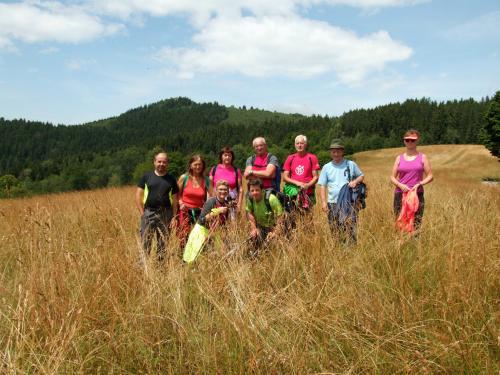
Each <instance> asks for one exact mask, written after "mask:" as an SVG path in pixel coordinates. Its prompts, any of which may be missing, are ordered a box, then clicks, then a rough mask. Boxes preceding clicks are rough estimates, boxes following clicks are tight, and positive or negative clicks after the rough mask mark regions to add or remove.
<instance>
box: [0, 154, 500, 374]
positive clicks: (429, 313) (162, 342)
mask: <svg viewBox="0 0 500 375" xmlns="http://www.w3.org/2000/svg"><path fill="white" fill-rule="evenodd" d="M422 149H423V151H424V152H426V153H427V154H428V155H429V157H430V160H431V162H432V164H433V167H434V171H435V176H436V181H435V182H434V183H433V184H431V185H430V186H428V188H427V189H426V198H427V206H426V212H425V216H424V230H423V233H422V235H421V236H420V238H419V239H418V240H403V241H401V238H400V236H399V235H398V234H397V233H396V232H395V231H394V229H393V216H392V212H391V205H392V188H391V186H390V185H389V183H388V175H389V173H390V170H391V167H392V163H393V160H394V157H395V155H396V154H397V152H399V151H400V150H395V149H393V150H381V151H374V152H369V153H361V154H359V155H358V156H357V161H358V163H359V165H360V166H361V168H362V169H363V170H364V172H365V174H366V179H367V182H368V184H369V189H370V190H369V198H368V207H367V209H366V210H364V211H362V213H361V215H360V223H359V241H358V244H357V245H356V246H354V247H351V248H344V247H342V246H341V245H339V244H338V243H337V242H336V241H334V239H332V238H331V236H330V235H329V231H328V228H327V226H326V222H325V218H324V216H323V215H322V214H321V213H320V212H319V210H318V209H317V210H316V211H315V216H314V220H313V223H312V224H311V223H307V224H305V225H303V226H301V228H300V230H299V231H297V233H295V234H293V236H292V238H291V239H290V240H284V239H283V240H280V241H279V242H277V243H276V244H274V245H273V246H272V247H271V248H270V249H269V250H268V251H267V252H265V253H264V254H262V255H261V256H260V257H259V258H258V259H257V260H251V259H248V258H245V257H243V256H240V255H236V256H234V257H230V258H226V257H225V256H224V254H223V253H222V251H221V250H220V249H214V250H213V251H212V252H208V253H204V254H203V255H202V256H201V257H200V258H199V259H198V261H197V262H196V263H195V264H194V265H193V266H183V265H182V264H181V261H180V254H179V252H178V251H176V250H172V252H171V255H170V257H169V258H168V259H167V260H166V262H165V263H163V264H161V265H158V264H157V263H156V262H155V261H154V259H150V261H149V262H148V263H147V264H146V266H144V265H142V264H141V263H140V262H139V258H140V257H139V250H140V248H139V245H138V232H137V228H138V215H137V212H136V210H135V208H134V206H133V191H134V189H133V188H123V189H107V190H100V191H93V192H80V193H70V194H61V195H51V196H44V197H37V198H31V199H19V200H5V201H1V202H0V216H1V219H0V220H1V221H0V240H1V242H0V243H1V250H0V265H1V271H0V278H1V279H0V296H1V305H0V348H1V362H0V372H2V373H16V374H23V373H37V374H38V373H40V374H53V373H60V374H66V373H117V374H126V373H131V374H132V373H133V374H135V373H172V374H179V373H196V374H198V373H219V374H232V373H240V374H247V373H262V374H281V373H295V374H306V373H381V374H385V373H449V374H456V373H492V374H496V373H498V371H499V370H500V366H499V361H498V359H499V354H500V350H499V339H498V337H499V320H500V319H499V318H500V317H499V290H500V288H499V276H498V275H499V248H500V241H499V229H500V228H499V206H500V200H499V196H500V195H499V188H498V187H494V186H484V185H482V184H481V183H480V177H481V176H487V175H489V176H491V175H495V174H496V175H499V171H500V168H499V165H498V162H496V161H494V159H492V158H491V157H489V156H488V153H487V152H486V151H485V150H484V149H483V148H481V147H479V146H439V147H438V146H435V147H427V148H422ZM228 236H229V238H228V239H227V240H226V245H227V246H228V247H231V246H234V245H235V244H239V243H241V242H242V240H243V239H244V238H245V233H244V232H243V231H242V230H241V229H240V230H238V229H234V228H233V230H232V231H231V232H230V233H229V235H228ZM171 245H172V246H171V247H172V249H174V248H175V246H176V243H175V240H174V241H172V244H171ZM241 250H242V249H240V251H241Z"/></svg>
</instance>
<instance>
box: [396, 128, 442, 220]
mask: <svg viewBox="0 0 500 375" xmlns="http://www.w3.org/2000/svg"><path fill="white" fill-rule="evenodd" d="M419 138H420V133H419V132H418V131H417V130H414V129H410V130H408V131H407V132H406V133H405V134H404V136H403V142H404V144H405V147H406V150H405V152H404V153H402V154H401V155H399V156H397V157H396V161H395V162H394V166H393V168H392V175H391V182H392V183H393V184H394V185H395V186H396V190H395V192H394V213H395V215H396V217H398V216H399V213H400V212H401V208H402V199H403V193H405V192H409V191H411V190H416V192H417V196H418V200H419V206H418V210H417V212H416V213H415V229H416V230H418V229H419V228H420V224H421V222H422V216H423V214H424V206H425V200H424V188H423V186H424V185H425V184H428V183H429V182H431V181H432V180H433V176H432V169H431V165H430V163H429V159H428V158H427V156H425V154H422V153H420V152H418V151H417V144H418V140H419Z"/></svg>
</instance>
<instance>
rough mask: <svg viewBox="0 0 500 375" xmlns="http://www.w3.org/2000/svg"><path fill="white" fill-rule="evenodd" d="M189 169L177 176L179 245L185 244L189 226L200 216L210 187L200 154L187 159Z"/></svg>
mask: <svg viewBox="0 0 500 375" xmlns="http://www.w3.org/2000/svg"><path fill="white" fill-rule="evenodd" d="M188 165H189V170H188V172H187V173H184V174H183V175H181V177H179V181H177V185H178V186H179V225H178V230H177V233H178V236H179V239H180V240H181V245H182V246H184V245H185V244H186V240H187V237H188V235H189V232H190V231H191V227H192V226H193V225H194V224H195V223H196V221H197V220H198V217H199V216H200V213H201V209H202V208H203V205H204V204H205V202H206V200H207V197H208V195H211V194H212V188H211V187H210V182H209V180H208V177H206V176H205V168H206V164H205V160H203V158H202V157H201V155H198V154H196V155H193V156H192V157H191V159H190V160H189V164H188Z"/></svg>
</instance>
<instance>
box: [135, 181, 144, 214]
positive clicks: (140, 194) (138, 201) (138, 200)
mask: <svg viewBox="0 0 500 375" xmlns="http://www.w3.org/2000/svg"><path fill="white" fill-rule="evenodd" d="M143 199H144V189H141V188H140V187H138V188H137V190H136V191H135V206H136V207H137V209H138V210H139V213H140V214H141V216H142V215H144V204H143V203H142V200H143Z"/></svg>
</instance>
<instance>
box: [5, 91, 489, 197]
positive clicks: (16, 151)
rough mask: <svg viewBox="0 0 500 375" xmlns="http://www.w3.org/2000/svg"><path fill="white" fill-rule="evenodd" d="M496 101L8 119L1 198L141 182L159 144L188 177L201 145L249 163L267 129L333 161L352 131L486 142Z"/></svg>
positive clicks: (179, 106) (186, 106)
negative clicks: (75, 121) (334, 148)
mask: <svg viewBox="0 0 500 375" xmlns="http://www.w3.org/2000/svg"><path fill="white" fill-rule="evenodd" d="M488 102H489V99H488V98H486V99H484V100H482V101H480V102H477V101H474V100H472V99H470V100H460V101H449V102H444V103H437V102H433V101H430V100H428V99H420V100H407V101H406V102H404V103H394V104H389V105H384V106H380V107H377V108H374V109H359V110H355V111H350V112H347V113H345V114H344V115H342V116H340V117H327V116H325V117H322V116H302V115H287V114H282V113H276V112H269V111H263V110H258V109H253V108H250V109H247V108H245V107H243V108H234V107H225V106H222V105H219V104H218V103H201V104H200V103H195V102H193V101H192V100H190V99H187V98H173V99H167V100H162V101H160V102H157V103H154V104H150V105H147V106H142V107H139V108H135V109H132V110H130V111H127V112H125V113H123V114H121V115H119V116H117V117H113V118H109V119H104V120H99V121H95V122H92V123H88V124H83V125H77V126H64V125H57V126H55V125H52V124H48V123H40V122H31V121H25V120H5V119H3V118H0V197H5V196H22V195H26V194H37V193H46V192H57V191H67V190H78V189H89V188H98V187H104V186H117V185H123V184H130V183H135V181H136V180H137V178H138V176H139V175H140V174H141V173H142V172H143V171H144V170H146V169H150V168H151V154H152V149H153V148H154V147H155V146H160V147H162V148H165V149H167V150H168V151H169V152H170V159H171V165H170V169H171V171H172V172H173V173H174V174H176V175H178V174H180V173H181V172H183V171H184V170H185V168H186V163H187V159H188V158H189V155H190V154H192V153H193V152H201V153H202V154H203V155H204V156H205V157H206V158H207V160H208V162H209V164H212V163H214V162H215V160H216V156H217V151H218V150H219V149H220V147H222V146H224V145H226V144H228V145H231V146H233V148H234V150H235V152H236V154H237V164H238V165H240V166H242V165H243V163H244V159H245V158H246V157H247V156H248V155H249V154H251V151H252V150H251V140H252V139H253V138H254V137H256V136H258V135H263V136H265V137H266V139H267V140H268V144H269V145H270V149H271V151H272V152H273V153H275V154H277V156H278V157H279V158H281V161H283V159H284V157H285V156H286V155H287V154H288V153H290V152H291V151H292V150H293V139H294V137H295V135H297V134H300V133H302V134H306V135H307V136H308V137H309V143H310V149H311V150H312V151H313V152H316V153H318V156H319V157H320V159H321V160H322V161H323V162H324V161H326V160H327V159H328V153H327V147H328V144H329V141H330V139H332V138H334V137H342V138H344V140H345V143H346V146H347V147H346V151H347V152H348V153H352V152H357V151H363V150H369V149H377V148H383V147H394V146H399V145H400V144H401V136H402V133H403V132H404V130H405V129H407V128H409V127H412V128H416V129H419V130H420V131H421V132H422V135H423V137H422V141H423V143H426V144H440V143H480V140H479V133H480V129H481V128H482V126H483V123H484V113H485V111H486V109H487V106H488Z"/></svg>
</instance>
